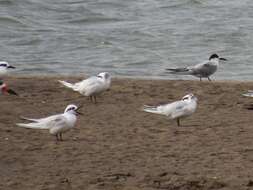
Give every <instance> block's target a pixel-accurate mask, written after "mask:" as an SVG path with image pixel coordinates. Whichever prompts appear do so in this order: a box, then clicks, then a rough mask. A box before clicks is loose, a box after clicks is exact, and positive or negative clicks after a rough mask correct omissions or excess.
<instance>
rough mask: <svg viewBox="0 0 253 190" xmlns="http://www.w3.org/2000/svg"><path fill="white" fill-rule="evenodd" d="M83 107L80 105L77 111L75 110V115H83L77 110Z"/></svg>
mask: <svg viewBox="0 0 253 190" xmlns="http://www.w3.org/2000/svg"><path fill="white" fill-rule="evenodd" d="M82 107H83V104H82V105H80V106H79V107H78V108H77V109H76V113H77V114H79V115H83V113H81V112H79V111H78V110H79V109H80V108H82Z"/></svg>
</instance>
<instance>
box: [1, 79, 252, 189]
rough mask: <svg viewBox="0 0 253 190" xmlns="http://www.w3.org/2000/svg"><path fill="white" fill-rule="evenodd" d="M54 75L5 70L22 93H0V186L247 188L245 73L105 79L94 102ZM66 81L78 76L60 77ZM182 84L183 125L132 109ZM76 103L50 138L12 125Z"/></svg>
mask: <svg viewBox="0 0 253 190" xmlns="http://www.w3.org/2000/svg"><path fill="white" fill-rule="evenodd" d="M57 79H60V78H54V77H32V78H31V77H30V78H29V77H28V78H25V77H17V78H15V77H11V78H9V79H8V80H6V82H7V83H8V84H9V86H10V87H11V88H12V89H13V90H15V91H17V92H18V93H19V94H20V96H19V97H16V96H11V95H1V96H0V106H1V110H2V111H1V115H0V121H1V123H0V132H1V136H0V146H1V151H0V168H1V172H0V179H1V180H0V189H4V190H13V189H19V190H30V189H31V190H53V189H57V190H61V189H89V190H93V189H94V190H95V189H103V190H104V189H105V190H107V189H108V190H121V189H123V190H144V189H145V190H153V189H168V190H185V189H187V190H188V189H189V190H197V189H206V190H209V189H215V190H217V189H222V190H224V189H226V190H230V189H235V190H240V189H245V190H246V189H251V188H253V187H252V186H253V169H252V166H253V122H252V121H253V111H252V110H247V109H245V105H249V104H251V103H253V99H251V98H246V97H242V96H241V93H242V92H245V91H247V90H248V89H253V82H247V83H246V82H244V83H242V82H215V81H214V82H208V81H205V82H199V81H169V80H167V81H166V80H153V81H152V80H134V79H113V81H112V88H111V90H110V91H107V92H105V93H104V94H103V95H102V96H101V97H98V103H97V104H94V103H91V102H90V101H89V99H88V98H87V97H83V96H81V95H79V94H78V93H75V92H72V91H71V90H68V89H66V88H64V87H62V86H61V85H60V84H58V83H57ZM61 79H67V80H69V81H78V80H79V79H81V78H80V77H77V78H68V77H61ZM188 92H192V93H194V94H195V95H196V96H197V97H198V99H199V101H198V103H199V104H198V109H197V112H196V113H195V114H194V115H192V116H191V117H189V118H186V119H184V120H182V122H181V123H182V125H183V126H182V127H177V125H176V122H175V121H171V120H168V119H167V118H166V117H165V116H160V115H156V114H150V113H145V112H142V111H140V110H141V107H142V105H143V104H152V103H157V102H171V101H175V100H178V99H180V98H181V97H182V96H184V95H185V94H187V93H188ZM69 103H76V104H83V107H82V109H81V112H82V113H83V114H84V115H82V116H80V117H79V119H78V122H77V125H76V127H75V128H74V129H73V130H71V131H69V132H68V133H66V134H64V135H63V138H64V141H63V142H56V141H55V137H54V136H51V135H50V134H49V133H48V131H47V130H32V129H24V128H19V127H17V126H15V123H17V122H21V121H22V120H20V118H19V116H27V117H35V118H39V117H43V116H48V115H51V114H56V113H61V112H63V111H64V109H65V106H66V105H68V104H69Z"/></svg>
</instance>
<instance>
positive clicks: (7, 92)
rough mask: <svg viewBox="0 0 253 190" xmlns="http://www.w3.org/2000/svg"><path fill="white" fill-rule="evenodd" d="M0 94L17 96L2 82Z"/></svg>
mask: <svg viewBox="0 0 253 190" xmlns="http://www.w3.org/2000/svg"><path fill="white" fill-rule="evenodd" d="M0 94H11V95H16V96H18V94H17V93H16V92H15V91H14V90H12V89H9V88H8V86H7V84H6V83H4V82H3V81H2V80H0Z"/></svg>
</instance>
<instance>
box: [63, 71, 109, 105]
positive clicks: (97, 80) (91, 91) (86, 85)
mask: <svg viewBox="0 0 253 190" xmlns="http://www.w3.org/2000/svg"><path fill="white" fill-rule="evenodd" d="M59 82H60V83H61V84H63V85H64V86H66V87H68V88H70V89H72V90H74V91H77V92H79V93H80V94H82V95H84V96H89V97H90V100H91V101H93V99H94V101H95V103H96V102H97V98H96V97H97V95H99V94H101V93H102V92H104V91H106V90H108V89H109V88H110V86H111V76H110V75H109V73H107V72H103V73H99V74H98V75H97V76H92V77H89V78H87V79H85V80H83V81H80V82H77V83H74V84H71V83H69V82H66V81H62V80H59Z"/></svg>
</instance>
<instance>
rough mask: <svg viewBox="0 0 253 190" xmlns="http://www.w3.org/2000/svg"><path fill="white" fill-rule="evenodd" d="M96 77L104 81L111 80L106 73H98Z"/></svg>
mask: <svg viewBox="0 0 253 190" xmlns="http://www.w3.org/2000/svg"><path fill="white" fill-rule="evenodd" d="M97 77H98V78H102V79H104V80H109V79H110V78H111V76H110V74H109V73H107V72H103V73H99V74H98V75H97Z"/></svg>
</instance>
